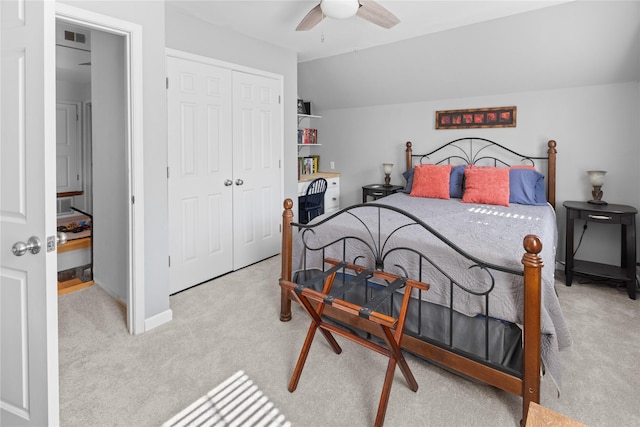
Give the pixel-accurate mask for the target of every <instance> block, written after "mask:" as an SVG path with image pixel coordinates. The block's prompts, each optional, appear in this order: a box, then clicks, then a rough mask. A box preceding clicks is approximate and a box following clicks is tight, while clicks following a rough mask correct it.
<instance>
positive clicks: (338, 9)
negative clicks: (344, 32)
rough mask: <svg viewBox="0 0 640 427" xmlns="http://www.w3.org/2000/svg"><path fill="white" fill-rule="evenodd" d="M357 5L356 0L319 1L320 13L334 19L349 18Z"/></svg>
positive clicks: (356, 9) (358, 5)
mask: <svg viewBox="0 0 640 427" xmlns="http://www.w3.org/2000/svg"><path fill="white" fill-rule="evenodd" d="M359 7H360V3H359V2H358V0H322V2H321V3H320V8H321V9H322V13H324V14H325V15H326V16H328V17H330V18H334V19H346V18H351V17H352V16H354V15H355V14H356V13H357V12H358V8H359Z"/></svg>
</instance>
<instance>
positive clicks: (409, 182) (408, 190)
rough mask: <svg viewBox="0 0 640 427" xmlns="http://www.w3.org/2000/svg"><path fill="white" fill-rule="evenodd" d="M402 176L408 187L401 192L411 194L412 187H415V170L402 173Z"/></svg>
mask: <svg viewBox="0 0 640 427" xmlns="http://www.w3.org/2000/svg"><path fill="white" fill-rule="evenodd" d="M402 176H403V177H404V179H406V180H407V185H406V186H405V187H404V189H403V190H400V191H401V192H403V193H407V194H410V193H411V187H413V168H411V169H408V170H406V171H404V172H402Z"/></svg>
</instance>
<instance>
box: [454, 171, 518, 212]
mask: <svg viewBox="0 0 640 427" xmlns="http://www.w3.org/2000/svg"><path fill="white" fill-rule="evenodd" d="M509 170H510V169H509V168H497V167H493V166H474V167H469V168H466V169H465V170H464V183H465V188H464V194H463V195H462V202H463V203H485V204H488V205H500V206H509Z"/></svg>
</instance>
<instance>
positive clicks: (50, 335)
mask: <svg viewBox="0 0 640 427" xmlns="http://www.w3.org/2000/svg"><path fill="white" fill-rule="evenodd" d="M54 7H55V3H54V2H42V1H27V2H24V1H10V0H2V1H1V2H0V15H1V17H2V18H1V19H2V34H1V45H2V58H1V77H0V80H1V83H0V100H1V101H0V105H1V107H0V108H1V110H0V112H1V114H0V117H1V118H0V128H1V131H0V135H1V138H2V139H1V141H2V143H1V147H2V149H1V155H0V167H1V173H0V180H1V181H0V189H1V191H2V193H1V202H0V227H1V232H0V245H1V246H0V264H1V266H0V271H1V273H0V324H1V325H2V334H1V342H0V347H1V355H0V363H1V366H0V368H1V375H0V377H1V380H0V381H1V387H0V408H1V409H0V417H1V419H0V421H1V424H2V425H6V426H36V425H37V426H45V425H57V424H58V423H59V413H58V312H57V281H56V251H55V233H56V224H55V218H56V209H55V203H56V202H55V196H56V170H55V167H56V165H55V161H54V159H55V146H56V144H55V55H54V53H55V51H54V41H55V22H54V20H55V16H54V13H55V10H54ZM32 236H33V237H34V238H35V239H37V240H39V241H40V242H41V244H42V249H41V250H40V251H39V252H38V253H36V254H33V253H32V252H31V251H27V252H26V254H24V255H22V256H15V255H14V254H13V252H12V246H13V245H14V243H16V242H25V243H26V242H28V239H30V238H31V237H32ZM35 239H33V240H35ZM49 239H53V240H49Z"/></svg>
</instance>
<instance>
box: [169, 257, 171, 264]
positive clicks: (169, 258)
mask: <svg viewBox="0 0 640 427" xmlns="http://www.w3.org/2000/svg"><path fill="white" fill-rule="evenodd" d="M169 267H171V255H169Z"/></svg>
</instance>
